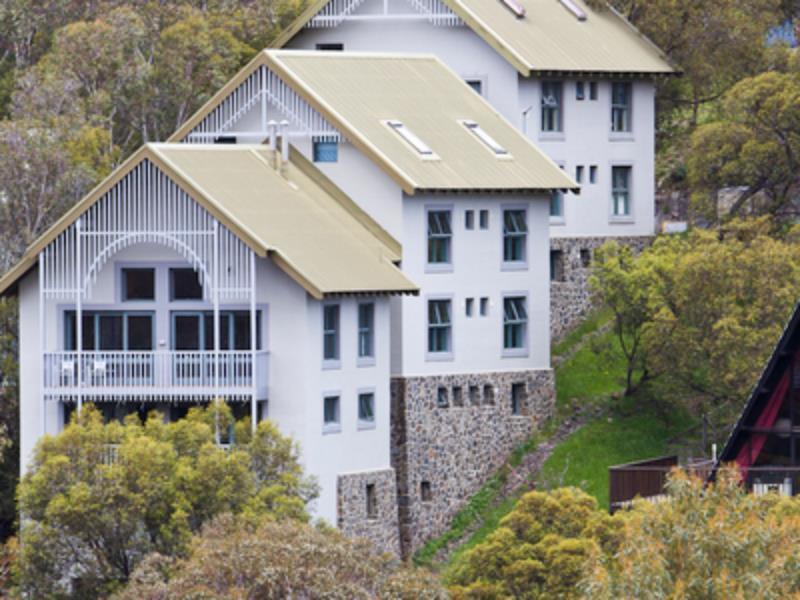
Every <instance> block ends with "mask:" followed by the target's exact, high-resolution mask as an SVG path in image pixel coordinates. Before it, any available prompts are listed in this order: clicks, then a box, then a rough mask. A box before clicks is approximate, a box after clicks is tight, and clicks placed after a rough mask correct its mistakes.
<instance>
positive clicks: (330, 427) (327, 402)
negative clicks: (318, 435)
mask: <svg viewBox="0 0 800 600" xmlns="http://www.w3.org/2000/svg"><path fill="white" fill-rule="evenodd" d="M322 429H323V431H327V432H331V431H340V430H341V422H340V420H339V396H325V398H323V400H322Z"/></svg>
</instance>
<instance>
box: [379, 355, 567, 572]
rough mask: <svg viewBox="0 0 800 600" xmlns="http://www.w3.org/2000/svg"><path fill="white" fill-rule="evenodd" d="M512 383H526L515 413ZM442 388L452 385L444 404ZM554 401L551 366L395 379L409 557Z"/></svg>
mask: <svg viewBox="0 0 800 600" xmlns="http://www.w3.org/2000/svg"><path fill="white" fill-rule="evenodd" d="M513 384H522V386H521V387H520V388H518V389H521V390H523V392H522V394H521V396H522V397H521V398H520V403H519V409H518V411H517V413H518V414H513V412H512V401H511V394H512V385H513ZM440 388H443V389H445V390H447V405H446V406H445V405H444V404H443V403H442V402H441V398H440V392H439V390H440ZM458 390H460V392H459V391H458ZM554 403H555V386H554V378H553V372H552V370H550V369H545V370H531V371H517V372H497V373H480V374H464V375H447V376H429V377H409V378H395V379H393V380H392V402H391V415H392V466H393V467H394V469H395V471H396V473H397V494H398V508H399V521H400V545H401V550H402V554H403V556H404V557H408V556H410V555H411V554H412V553H413V552H414V551H416V550H417V549H419V548H420V547H421V546H422V545H423V544H424V543H425V541H427V540H428V539H430V538H432V537H434V536H437V535H440V534H442V533H443V532H444V531H445V530H446V529H447V528H448V526H449V525H450V521H451V519H452V518H453V516H454V515H455V513H456V512H457V511H458V510H459V509H460V508H461V507H462V506H464V504H465V503H466V502H467V500H469V498H470V497H471V496H472V495H473V494H475V492H477V491H478V489H480V487H481V486H482V485H483V484H484V483H485V482H486V480H487V479H488V478H489V477H490V476H491V475H492V474H493V473H494V472H495V471H496V470H497V469H498V468H500V466H502V465H503V463H504V462H505V461H506V459H507V457H508V455H509V453H510V452H511V451H512V450H513V449H514V448H515V447H516V446H517V445H519V444H520V443H521V442H523V441H524V440H526V439H527V438H528V437H529V436H530V435H531V433H532V432H533V431H534V430H535V428H537V427H538V425H539V424H540V423H542V422H543V421H544V420H545V419H547V418H548V417H550V415H551V414H552V412H553V407H554Z"/></svg>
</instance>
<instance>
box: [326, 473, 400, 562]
mask: <svg viewBox="0 0 800 600" xmlns="http://www.w3.org/2000/svg"><path fill="white" fill-rule="evenodd" d="M367 486H374V487H373V490H374V505H373V506H372V507H371V508H373V513H372V514H369V512H368V510H369V507H368V505H369V502H368V501H367ZM336 495H337V507H336V510H337V515H338V517H337V521H338V522H337V527H338V528H339V530H340V531H341V532H342V533H344V534H345V535H346V536H348V537H353V538H366V539H368V540H370V541H371V542H373V543H374V544H375V547H376V549H377V550H378V551H380V552H388V553H390V554H393V555H395V556H400V528H399V525H398V520H397V519H398V516H397V514H398V513H397V479H396V476H395V472H394V469H383V470H380V471H363V472H359V473H341V474H339V476H338V477H337V478H336Z"/></svg>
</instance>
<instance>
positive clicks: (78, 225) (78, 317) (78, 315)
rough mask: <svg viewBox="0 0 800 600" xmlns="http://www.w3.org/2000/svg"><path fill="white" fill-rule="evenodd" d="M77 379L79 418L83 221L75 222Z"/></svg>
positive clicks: (81, 398)
mask: <svg viewBox="0 0 800 600" xmlns="http://www.w3.org/2000/svg"><path fill="white" fill-rule="evenodd" d="M75 269H76V273H75V285H76V287H77V289H76V291H75V357H76V360H75V362H76V365H75V377H76V389H77V390H78V391H77V394H78V398H77V404H78V416H80V414H81V410H82V409H83V389H82V387H83V355H82V353H83V268H82V267H81V219H80V218H78V220H77V221H75Z"/></svg>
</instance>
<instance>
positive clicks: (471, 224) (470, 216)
mask: <svg viewBox="0 0 800 600" xmlns="http://www.w3.org/2000/svg"><path fill="white" fill-rule="evenodd" d="M464 229H475V211H474V210H465V211H464Z"/></svg>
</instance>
